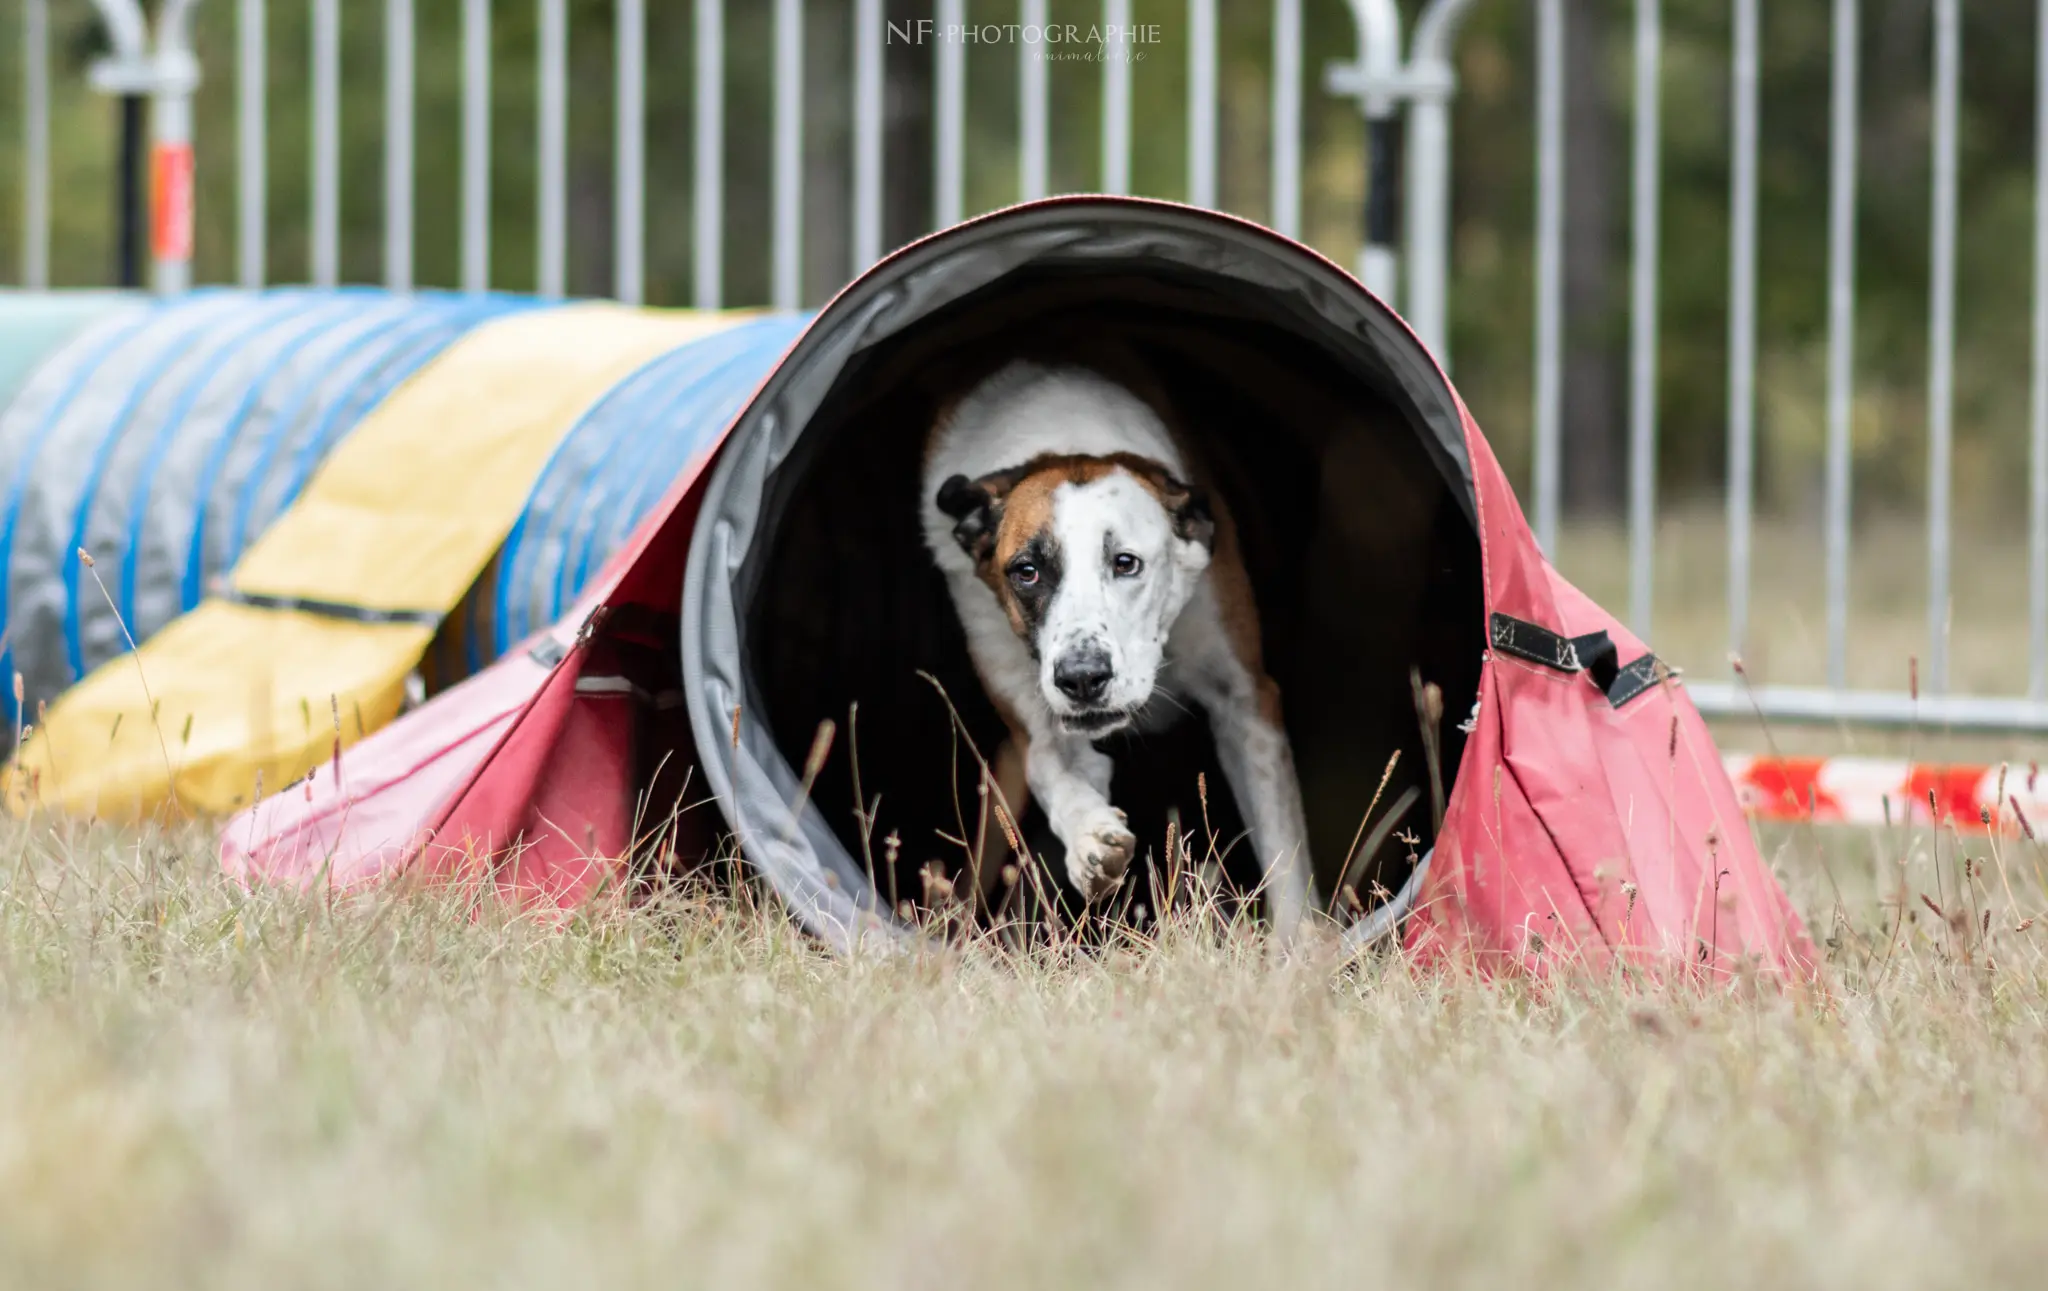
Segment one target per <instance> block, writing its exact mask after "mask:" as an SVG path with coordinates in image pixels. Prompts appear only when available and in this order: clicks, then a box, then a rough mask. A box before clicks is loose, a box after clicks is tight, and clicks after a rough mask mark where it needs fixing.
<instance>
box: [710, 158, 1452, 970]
mask: <svg viewBox="0 0 2048 1291" xmlns="http://www.w3.org/2000/svg"><path fill="white" fill-rule="evenodd" d="M1091 263H1093V264H1098V265H1116V264H1121V265H1124V266H1127V267H1137V266H1141V265H1149V266H1151V267H1154V268H1165V269H1175V270H1179V271H1181V272H1189V271H1192V272H1194V273H1197V274H1200V275H1203V276H1205V277H1207V278H1210V279H1214V280H1217V281H1219V282H1222V281H1231V280H1234V281H1236V282H1237V283H1238V284H1240V285H1243V286H1248V287H1251V288H1258V289H1264V290H1268V291H1273V292H1275V293H1276V294H1277V295H1278V296H1279V297H1281V298H1283V299H1285V300H1286V302H1287V303H1288V304H1290V305H1292V306H1293V307H1294V309H1295V310H1296V312H1297V315H1298V318H1299V321H1301V322H1302V323H1304V324H1306V325H1307V326H1308V327H1311V328H1313V329H1314V331H1315V333H1316V334H1317V335H1318V336H1319V337H1321V338H1322V339H1323V340H1324V342H1325V344H1327V345H1328V346H1329V347H1330V348H1331V350H1332V352H1333V353H1336V354H1338V355H1340V356H1341V357H1344V358H1346V359H1349V360H1356V361H1360V362H1362V363H1363V364H1365V365H1367V366H1377V367H1379V368H1381V369H1383V370H1384V371H1385V372H1386V373H1387V375H1388V377H1389V378H1390V379H1391V381H1392V387H1391V388H1390V389H1389V390H1388V391H1387V393H1388V394H1389V395H1390V396H1391V397H1394V398H1396V399H1397V401H1398V402H1400V403H1401V404H1402V405H1403V409H1404V412H1406V413H1407V414H1408V416H1409V418H1410V419H1411V421H1412V422H1414V423H1415V424H1416V425H1417V428H1418V429H1419V430H1421V431H1422V432H1423V433H1422V435H1421V438H1422V440H1423V443H1424V446H1425V448H1426V449H1427V450H1428V451H1429V453H1430V456H1431V458H1432V460H1434V461H1435V462H1436V463H1437V465H1438V468H1439V470H1440V471H1441V472H1442V473H1443V475H1444V476H1445V479H1446V480H1447V482H1448V483H1449V484H1450V486H1451V492H1452V494H1453V495H1454V496H1455V497H1457V499H1458V501H1459V502H1460V504H1461V506H1462V507H1463V508H1464V510H1465V514H1466V516H1467V518H1468V520H1470V521H1471V522H1473V523H1474V525H1475V527H1476V525H1477V505H1478V504H1477V497H1476V493H1475V490H1474V488H1473V484H1472V468H1471V460H1470V455H1469V450H1468V447H1467V445H1466V442H1465V423H1464V416H1463V411H1462V405H1461V404H1460V403H1459V401H1458V398H1457V395H1456V393H1455V392H1454V391H1453V390H1452V388H1451V386H1450V383H1449V381H1448V380H1446V379H1445V377H1444V375H1443V373H1442V371H1441V370H1440V369H1439V368H1438V367H1437V365H1436V362H1435V360H1434V359H1432V358H1431V357H1430V355H1429V354H1428V352H1427V350H1425V349H1424V348H1423V346H1422V344H1421V342H1420V341H1418V340H1417V339H1416V337H1415V335H1414V334H1413V333H1412V332H1411V331H1410V330H1409V329H1408V327H1407V325H1406V324H1405V323H1404V322H1402V321H1401V320H1400V318H1399V317H1398V316H1396V315H1395V314H1394V313H1393V311H1392V310H1390V309H1389V308H1387V306H1386V305H1385V304H1384V303H1382V302H1381V301H1380V300H1379V299H1378V298H1377V297H1375V296H1373V295H1372V294H1371V293H1370V292H1368V291H1367V290H1366V289H1365V288H1364V286H1362V285H1361V284H1360V283H1358V281H1357V280H1356V279H1354V278H1352V277H1351V276H1350V275H1349V274H1347V273H1345V272H1344V271H1343V270H1341V269H1339V268H1338V267H1337V266H1336V265H1334V264H1332V263H1331V262H1330V261H1328V260H1327V259H1325V258H1323V257H1322V256H1320V255H1318V254H1317V253H1315V252H1313V251H1311V250H1309V249H1308V248H1306V247H1304V246H1302V245H1301V244H1300V243H1298V242H1295V241H1293V240H1291V239H1288V238H1286V237H1284V236H1282V235H1280V234H1278V233H1275V232H1273V231H1271V230H1269V229H1266V228H1263V227H1261V226H1259V225H1256V224H1252V223H1250V222H1249V221H1245V220H1241V219H1238V218H1236V217H1233V216H1228V215H1223V214H1219V213H1216V212H1210V211H1202V210H1197V209H1195V208H1192V207H1186V206H1181V205H1178V204H1175V203H1170V202H1159V201H1151V200H1146V199H1141V198H1111V197H1094V196H1089V197H1064V198H1049V199H1046V200H1043V201H1038V202H1031V203H1027V204H1025V205H1022V206H1014V207H1010V208H1007V209H1005V210H1002V211H997V212H993V213H991V214H989V215H985V216H982V217H980V218H978V219H975V220H972V221H969V222H968V223H965V224H961V225H956V226H954V227H953V228H951V229H947V230H945V231H943V232H940V233H937V234H934V235H932V236H930V237H928V238H925V239H923V240H921V241H919V242H915V243H912V244H910V245H909V246H907V247H905V248H903V249H902V250H900V251H898V252H896V253H895V254H893V255H892V256H890V257H888V258H887V259H885V260H883V261H882V262H881V263H880V264H878V265H877V266H876V267H875V268H873V269H871V270H870V271H869V272H868V273H866V274H864V275H863V276H862V277H860V278H859V279H858V280H856V281H855V282H854V283H853V284H852V285H850V286H849V287H847V288H846V289H845V290H844V291H842V292H841V293H840V294H839V295H838V296H837V297H836V298H834V299H833V300H832V301H831V302H830V303H829V304H828V305H827V306H826V307H825V308H824V309H823V310H821V311H820V312H819V313H818V315H817V316H816V318H815V319H813V321H812V322H811V324H810V326H809V327H807V328H806V329H805V330H804V331H803V332H802V333H801V334H800V335H799V336H798V337H797V338H796V340H795V342H794V343H793V344H792V345H791V346H790V348H789V349H788V351H787V352H785V354H784V355H783V357H782V360H781V361H780V362H779V363H778V364H777V365H776V367H775V368H774V370H773V371H772V372H771V373H770V374H769V376H768V378H767V380H765V381H764V382H763V383H762V386H761V388H760V390H758V391H757V392H756V393H755V394H754V396H753V398H752V399H751V400H749V401H748V403H747V405H746V406H745V408H744V409H743V410H742V411H741V412H740V414H739V416H738V417H737V419H736V420H735V422H734V424H733V426H732V428H731V430H730V432H729V433H728V436H727V439H726V442H725V445H724V447H723V449H722V451H721V452H720V454H719V457H718V461H717V464H716V466H715V467H714V469H713V472H712V475H711V478H710V480H709V481H708V483H707V485H706V488H705V494H704V499H703V505H702V509H701V510H700V512H699V513H698V515H697V518H696V523H695V529H694V532H693V534H692V536H691V541H690V546H689V551H688V556H687V563H686V566H685V572H684V576H683V586H682V593H681V615H680V618H681V626H680V636H681V656H682V676H683V689H684V693H685V694H686V696H687V697H688V703H689V716H690V727H691V734H692V737H693V739H694V741H695V744H696V748H697V750H698V761H699V765H700V767H701V769H702V771H703V773H704V775H705V777H706V779H707V781H708V782H709V784H710V787H711V790H712V793H713V795H714V796H715V797H716V799H717V801H718V805H719V808H720V810H721V812H722V813H723V814H724V817H725V821H726V823H727V824H728V825H729V826H730V827H731V829H732V831H733V833H734V835H735V836H736V837H737V839H738V841H739V846H740V850H741V853H742V855H743V856H744V857H745V859H746V860H747V861H748V862H749V863H750V864H751V865H752V866H753V867H754V868H756V869H757V870H759V871H760V872H761V873H762V874H763V875H764V876H765V877H766V878H767V879H768V881H769V882H770V884H771V885H773V887H774V888H775V890H776V892H777V893H778V895H779V896H780V897H781V899H782V900H783V902H784V903H785V904H786V905H787V906H788V907H789V908H790V910H791V911H792V912H793V913H794V914H795V915H796V916H797V918H798V920H799V921H800V922H801V923H802V924H803V925H804V927H806V928H807V929H808V930H809V931H811V932H812V933H813V934H815V935H817V936H819V937H820V938H821V939H823V940H824V941H825V942H827V943H828V944H829V945H831V946H833V947H834V948H835V949H837V950H840V951H843V952H850V951H853V950H856V949H858V948H860V947H862V946H864V945H878V946H882V947H891V946H902V945H905V944H908V943H910V942H911V941H912V940H913V939H914V938H915V936H916V934H915V933H914V931H913V930H912V929H910V928H909V927H908V926H907V925H905V924H903V923H901V922H899V921H898V920H897V919H896V917H895V915H894V913H893V912H892V911H888V910H886V909H883V908H881V906H880V903H879V902H878V899H877V898H878V894H876V893H875V892H874V891H873V890H872V889H871V887H870V886H869V884H868V882H867V879H866V875H865V872H864V871H863V869H862V868H861V866H860V865H859V864H858V863H857V862H856V861H855V860H854V858H853V857H852V856H851V855H850V854H849V853H848V852H847V850H846V848H845V847H844V846H843V845H842V844H841V843H840V841H839V839H838V836H837V835H836V834H835V833H833V831H832V830H831V829H830V828H829V827H828V826H827V825H826V824H825V823H824V822H823V821H821V820H820V819H819V818H818V814H817V813H816V812H814V811H810V812H803V813H802V814H801V816H800V817H799V816H793V815H792V812H791V808H790V806H789V804H791V803H792V802H795V801H797V798H798V793H797V790H798V787H799V780H798V777H797V774H796V772H795V771H794V769H793V768H792V767H791V766H790V765H789V762H788V760H787V759H786V758H785V757H784V756H783V755H782V752H781V750H780V749H779V748H778V747H777V746H776V744H775V741H774V738H773V736H772V734H770V733H769V732H768V731H767V730H766V729H765V727H764V726H762V725H761V724H758V723H754V722H750V721H749V720H748V718H747V715H746V711H745V707H744V704H745V694H746V684H747V661H746V658H745V652H744V649H743V643H742V636H741V631H740V615H739V609H738V606H737V605H736V604H735V597H734V579H735V577H736V576H737V575H738V574H739V572H740V570H741V568H742V566H743V565H744V563H745V561H746V560H747V558H748V555H749V552H750V550H751V547H752V544H753V542H754V541H755V539H756V538H757V537H759V536H761V535H760V534H759V532H758V530H759V525H758V521H759V519H760V512H761V508H760V503H761V500H762V497H763V494H764V493H765V490H766V487H767V485H768V482H769V480H770V479H771V477H772V476H773V475H774V473H775V471H776V470H777V469H778V468H779V467H780V465H781V464H782V463H783V461H784V460H785V459H786V458H787V456H788V454H789V452H790V451H791V449H792V448H793V447H794V445H795V444H796V442H797V440H798V439H800V438H801V436H802V433H803V431H804V429H806V428H807V427H808V426H809V424H810V422H811V421H812V419H813V418H814V417H815V415H816V414H817V412H818V411H819V409H820V407H821V406H822V404H823V401H824V399H825V396H826V395H827V394H828V393H829V392H830V390H831V389H832V387H833V385H834V384H835V382H836V381H837V379H838V377H839V376H840V374H841V373H842V372H843V371H844V370H845V368H846V367H847V365H848V364H849V363H850V362H851V361H852V360H853V359H854V358H855V357H856V356H857V355H859V354H861V353H862V352H864V351H865V350H867V349H868V348H869V347H871V346H873V345H875V344H878V343H880V342H883V341H886V340H888V339H890V338H892V337H894V336H896V335H898V334H900V333H901V332H903V331H904V330H905V329H907V328H909V327H912V326H914V325H916V324H918V323H919V322H921V321H923V320H924V319H926V318H928V317H930V316H931V315H932V314H933V313H935V312H936V311H938V310H939V309H941V308H944V307H946V306H948V305H951V304H954V303H956V302H958V301H960V300H962V299H964V298H966V297H967V296H969V295H971V294H973V293H975V292H977V291H980V290H982V289H984V288H988V287H992V286H993V285H995V284H996V283H997V282H999V281H1001V280H1002V279H1004V278H1006V277H1009V276H1010V275H1012V274H1014V273H1017V272H1018V271H1020V270H1025V269H1027V268H1032V267H1040V266H1048V265H1056V264H1066V265H1076V264H1079V265H1087V264H1091Z"/></svg>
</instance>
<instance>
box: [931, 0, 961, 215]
mask: <svg viewBox="0 0 2048 1291" xmlns="http://www.w3.org/2000/svg"><path fill="white" fill-rule="evenodd" d="M937 14H938V19H937V23H936V25H937V27H938V29H939V47H938V49H937V50H936V51H935V52H934V57H936V58H937V60H938V67H937V68H936V69H935V73H934V77H933V85H934V89H935V93H936V98H937V100H938V102H937V103H936V104H935V105H934V107H935V110H936V112H937V119H936V120H935V121H934V122H933V131H932V133H933V151H934V154H935V155H934V156H933V158H932V207H933V210H932V216H933V219H934V220H935V221H936V223H937V225H938V227H940V228H942V229H943V228H947V227H949V226H951V225H954V224H958V223H959V222H960V219H961V217H962V215H964V214H965V212H966V209H967V160H966V158H967V42H966V39H965V37H964V35H963V34H962V33H963V30H964V28H965V27H966V25H967V5H966V0H938V8H937Z"/></svg>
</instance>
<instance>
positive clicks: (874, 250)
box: [853, 0, 883, 273]
mask: <svg viewBox="0 0 2048 1291" xmlns="http://www.w3.org/2000/svg"><path fill="white" fill-rule="evenodd" d="M882 35H883V17H882V0H856V3H855V4H854V6H853V269H854V272H855V273H859V272H860V271H861V270H863V269H865V268H867V267H868V266H869V265H871V264H873V263H874V262H875V261H877V260H879V259H881V258H882Z"/></svg>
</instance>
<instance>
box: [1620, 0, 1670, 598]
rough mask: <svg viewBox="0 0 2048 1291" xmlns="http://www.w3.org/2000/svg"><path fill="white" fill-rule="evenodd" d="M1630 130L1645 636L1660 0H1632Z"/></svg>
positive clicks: (1633, 356)
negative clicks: (1632, 125)
mask: <svg viewBox="0 0 2048 1291" xmlns="http://www.w3.org/2000/svg"><path fill="white" fill-rule="evenodd" d="M1635 26H1636V30H1635V64H1636V67H1635V72H1636V75H1635V130H1634V141H1633V142H1634V147H1633V157H1632V160H1631V163H1630V165H1631V168H1632V171H1633V173H1632V175H1631V177H1630V178H1631V189H1632V192H1631V194H1630V199H1631V201H1630V205H1631V213H1630V216H1629V225H1630V230H1629V233H1630V243H1631V247H1630V250H1631V257H1630V259H1631V264H1630V268H1629V345H1628V440H1629V459H1628V606H1629V610H1628V613H1629V627H1630V628H1632V629H1633V630H1634V631H1635V633H1636V635H1637V636H1639V637H1644V638H1647V637H1648V636H1649V635H1650V611H1651V604H1650V597H1651V586H1652V579H1653V577H1654V568H1655V562H1656V546H1657V533H1656V527H1657V220H1658V210H1657V206H1658V203H1657V196H1658V194H1657V167H1658V146H1659V139H1658V129H1659V123H1658V107H1659V103H1658V99H1659V95H1660V86H1661V84H1662V77H1661V75H1660V66H1659V64H1660V61H1661V55H1662V52H1663V50H1662V47H1663V31H1662V28H1663V13H1662V7H1661V0H1636V25H1635Z"/></svg>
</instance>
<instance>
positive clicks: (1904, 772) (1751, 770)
mask: <svg viewBox="0 0 2048 1291" xmlns="http://www.w3.org/2000/svg"><path fill="white" fill-rule="evenodd" d="M1722 761H1723V763H1724V764H1725V765H1726V766H1727V768H1728V776H1729V778H1730V779H1732V780H1734V781H1735V791H1736V793H1737V795H1738V796H1740V797H1741V799H1742V806H1743V809H1744V810H1745V811H1747V812H1749V814H1750V815H1752V816H1755V817H1757V818H1759V819H1762V820H1788V821H1796V820H1806V819H1809V818H1811V819H1813V820H1816V821H1820V822H1823V823H1833V824H1846V825H1883V824H1886V823H1891V824H1904V823H1912V824H1920V825H1928V824H1947V823H1953V824H1954V825H1955V827H1956V828H1957V829H1961V830H1965V831H1972V832H1977V833H1982V832H1984V831H1985V830H1987V829H1990V828H1992V827H1996V828H1997V829H1998V830H1999V831H2000V832H2002V833H2008V834H2017V833H2021V832H2023V831H2024V832H2025V833H2028V834H2030V835H2031V834H2033V833H2034V832H2035V831H2036V830H2037V829H2039V828H2041V827H2042V826H2043V824H2044V823H2048V776H2044V775H2042V774H2041V769H2040V764H2039V763H2023V764H2020V765H2011V764H2003V765H1996V764H1995V765H1990V766H1974V765H1969V764H1948V765H1936V764H1928V763H1917V762H1906V761H1902V760H1900V759H1897V758H1856V757H1839V758H1776V757H1760V756H1756V755H1752V754H1747V753H1730V754H1726V755H1724V756H1723V758H1722Z"/></svg>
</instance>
